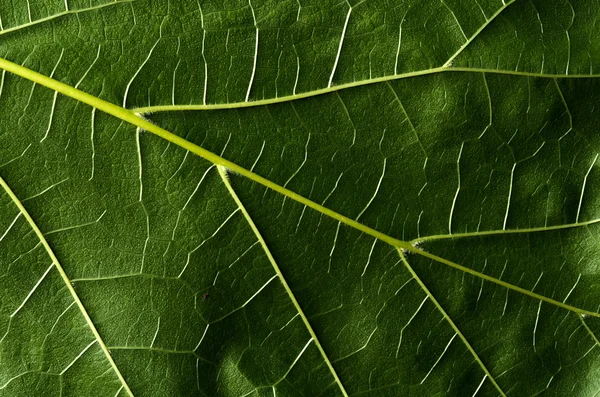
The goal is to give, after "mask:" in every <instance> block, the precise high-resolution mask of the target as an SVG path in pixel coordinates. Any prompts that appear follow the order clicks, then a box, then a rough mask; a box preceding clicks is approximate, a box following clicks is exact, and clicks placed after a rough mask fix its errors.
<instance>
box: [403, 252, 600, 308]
mask: <svg viewBox="0 0 600 397" xmlns="http://www.w3.org/2000/svg"><path fill="white" fill-rule="evenodd" d="M408 250H409V251H411V252H414V253H416V254H419V255H421V256H424V257H426V258H429V259H432V260H434V261H436V262H440V263H442V264H444V265H446V266H450V267H453V268H455V269H458V270H460V271H463V272H465V273H468V274H471V275H473V276H475V277H479V278H481V279H483V280H486V281H489V282H492V283H494V284H498V285H501V286H503V287H505V288H508V289H511V290H513V291H517V292H520V293H521V294H523V295H527V296H530V297H532V298H535V299H539V300H541V301H544V302H547V303H550V304H552V305H555V306H558V307H561V308H563V309H566V310H570V311H572V312H575V313H578V314H580V315H581V314H585V315H588V316H592V317H600V313H598V312H593V311H591V310H585V309H581V308H579V307H576V306H572V305H568V304H566V303H563V302H560V301H557V300H555V299H552V298H548V297H547V296H544V295H540V294H537V293H535V292H533V291H530V290H528V289H525V288H522V287H519V286H517V285H514V284H511V283H507V282H506V281H502V280H500V279H498V278H496V277H492V276H489V275H487V274H485V273H481V272H478V271H476V270H473V269H471V268H469V267H466V266H463V265H459V264H458V263H454V262H452V261H449V260H448V259H445V258H442V257H439V256H437V255H434V254H432V253H429V252H426V251H423V250H421V249H419V248H415V247H413V246H411V248H409V249H408Z"/></svg>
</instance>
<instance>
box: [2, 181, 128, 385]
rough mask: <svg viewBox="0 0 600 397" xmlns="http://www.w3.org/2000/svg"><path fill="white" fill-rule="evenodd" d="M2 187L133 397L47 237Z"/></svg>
mask: <svg viewBox="0 0 600 397" xmlns="http://www.w3.org/2000/svg"><path fill="white" fill-rule="evenodd" d="M0 186H2V188H3V189H4V190H5V191H6V193H8V195H9V197H10V198H11V199H12V201H13V202H14V203H15V205H16V206H17V208H19V211H20V212H21V214H23V216H24V217H25V219H26V220H27V223H29V226H30V227H31V228H32V229H33V231H34V232H35V234H36V236H37V237H38V239H39V240H40V242H41V243H42V245H43V246H44V249H45V250H46V253H47V254H48V256H49V257H50V259H51V260H52V264H53V265H54V267H56V269H57V270H58V273H59V274H60V277H61V278H62V279H63V281H64V283H65V285H66V287H67V289H68V291H69V292H70V293H71V296H72V297H73V300H74V301H75V303H76V304H77V306H78V307H79V310H80V312H81V314H82V315H83V317H84V318H85V321H86V323H87V324H88V327H89V328H90V330H91V331H92V334H93V335H94V338H95V339H96V342H97V343H98V345H99V346H100V348H101V349H102V352H103V353H104V355H105V356H106V359H107V360H108V362H109V363H110V365H111V367H112V368H113V371H114V372H115V374H116V375H117V377H118V378H119V380H120V381H121V385H122V387H123V388H124V389H125V390H126V391H127V393H128V394H129V395H130V396H133V393H132V392H131V390H130V389H129V386H128V385H127V382H125V379H124V378H123V375H121V371H119V368H118V367H117V364H115V362H114V360H113V359H112V357H111V355H110V353H109V351H108V348H107V347H106V344H105V343H104V341H103V340H102V337H101V336H100V334H99V333H98V330H97V329H96V326H95V325H94V322H93V321H92V319H91V318H90V316H89V314H88V312H87V309H86V308H85V306H83V303H82V302H81V299H79V296H78V295H77V292H75V289H74V288H73V285H72V284H71V280H70V279H69V277H68V276H67V274H66V273H65V270H64V269H63V267H62V265H61V264H60V262H59V261H58V258H57V257H56V255H55V254H54V251H53V250H52V248H51V247H50V244H48V241H47V240H46V237H44V234H43V233H42V231H41V230H40V228H39V227H38V226H37V224H36V223H35V222H34V221H33V218H31V215H29V212H27V210H26V209H25V207H24V206H23V203H21V200H19V198H18V197H17V196H16V195H15V193H14V192H13V191H12V189H11V188H10V186H8V184H7V183H6V182H5V181H4V179H2V177H0Z"/></svg>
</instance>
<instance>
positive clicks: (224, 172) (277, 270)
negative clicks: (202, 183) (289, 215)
mask: <svg viewBox="0 0 600 397" xmlns="http://www.w3.org/2000/svg"><path fill="white" fill-rule="evenodd" d="M218 168H219V175H220V176H221V179H222V180H223V183H224V184H225V186H226V187H227V190H228V191H229V193H230V194H231V196H232V197H233V200H234V201H235V203H236V204H237V206H238V207H239V209H240V210H241V211H242V213H243V214H244V218H246V221H247V222H248V224H249V225H250V227H251V228H252V231H253V232H254V234H255V235H256V238H257V239H258V241H259V242H260V245H261V247H262V248H263V250H264V252H265V254H266V255H267V257H268V258H269V262H271V265H273V269H275V273H276V274H277V277H278V278H279V281H280V282H281V284H282V285H283V288H285V291H286V292H287V294H288V296H289V297H290V300H291V301H292V303H293V304H294V307H295V308H296V311H297V312H298V314H299V315H300V318H302V322H303V323H304V326H305V327H306V329H307V330H308V333H309V334H310V336H311V338H312V340H313V341H314V343H315V346H316V347H317V349H319V352H320V353H321V356H322V357H323V360H324V361H325V363H326V364H327V367H328V368H329V371H330V372H331V374H332V375H333V378H334V379H335V382H336V383H337V385H338V386H339V388H340V391H341V392H342V394H343V395H344V397H348V393H347V392H346V389H345V388H344V385H343V384H342V382H341V381H340V378H339V377H338V374H337V372H336V370H335V368H333V364H332V363H331V360H330V359H329V357H328V356H327V353H326V352H325V350H324V349H323V346H322V345H321V342H320V341H319V338H318V337H317V334H316V333H315V331H314V330H313V328H312V325H311V324H310V322H309V321H308V318H307V317H306V315H305V314H304V311H303V310H302V307H301V306H300V304H299V303H298V300H297V299H296V296H295V295H294V292H293V291H292V289H291V288H290V286H289V284H288V283H287V281H286V279H285V277H284V276H283V273H282V272H281V269H280V268H279V265H278V264H277V262H276V261H275V258H273V255H272V254H271V250H269V247H268V246H267V243H266V241H265V239H264V238H263V237H262V235H261V234H260V231H259V230H258V228H257V227H256V224H255V223H254V221H253V220H252V217H250V214H249V213H248V211H247V210H246V207H244V204H243V203H242V201H241V200H240V198H239V197H238V195H237V193H236V192H235V190H234V189H233V186H231V182H230V181H229V176H228V175H227V169H226V168H225V167H218ZM307 346H308V344H307Z"/></svg>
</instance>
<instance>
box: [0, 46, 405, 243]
mask: <svg viewBox="0 0 600 397" xmlns="http://www.w3.org/2000/svg"><path fill="white" fill-rule="evenodd" d="M0 68H1V69H5V70H7V71H9V72H11V73H14V74H16V75H18V76H21V77H23V78H26V79H28V80H31V81H33V82H35V83H37V84H40V85H42V86H45V87H48V88H50V89H52V90H55V91H57V92H60V93H61V94H64V95H66V96H69V97H71V98H73V99H76V100H78V101H80V102H83V103H86V104H88V105H90V106H92V107H94V108H96V109H99V110H101V111H103V112H105V113H108V114H110V115H112V116H114V117H117V118H119V119H121V120H123V121H126V122H128V123H131V124H133V125H135V126H137V127H139V128H141V129H142V130H145V131H148V132H150V133H152V134H154V135H157V136H159V137H161V138H163V139H165V140H167V141H168V142H171V143H173V144H175V145H177V146H180V147H182V148H184V149H186V150H188V151H190V152H192V153H194V154H196V155H198V156H200V157H202V158H204V159H206V160H208V161H210V162H211V163H213V164H216V165H219V166H222V167H225V168H227V169H229V170H231V171H234V172H236V173H238V174H240V175H243V176H245V177H246V178H248V179H250V180H252V181H254V182H257V183H259V184H261V185H263V186H265V187H268V188H269V189H271V190H274V191H276V192H278V193H280V194H283V195H284V196H287V197H289V198H291V199H292V200H295V201H297V202H299V203H301V204H304V205H306V206H307V207H310V208H312V209H314V210H316V211H319V212H321V213H323V214H325V215H327V216H329V217H331V218H333V219H336V220H338V221H340V222H342V223H345V224H346V225H348V226H351V227H353V228H355V229H358V230H360V231H362V232H363V233H366V234H368V235H370V236H373V237H376V238H378V239H380V240H382V241H385V242H386V243H388V244H391V245H394V246H397V247H403V248H408V246H410V244H409V243H407V242H405V241H401V240H398V239H396V238H393V237H391V236H388V235H387V234H385V233H381V232H379V231H377V230H375V229H372V228H370V227H368V226H366V225H363V224H361V223H360V222H357V221H356V220H354V219H351V218H348V217H347V216H344V215H341V214H339V213H337V212H335V211H333V210H331V209H329V208H327V207H325V206H323V205H321V204H317V203H315V202H314V201H312V200H309V199H307V198H306V197H304V196H302V195H300V194H298V193H296V192H293V191H291V190H289V189H287V188H285V187H283V186H280V185H278V184H277V183H275V182H273V181H270V180H268V179H267V178H264V177H262V176H260V175H258V174H255V173H254V172H252V171H249V170H247V169H246V168H244V167H242V166H240V165H238V164H236V163H234V162H232V161H229V160H227V159H224V158H223V157H221V156H219V155H217V154H215V153H213V152H211V151H209V150H206V149H204V148H203V147H200V146H198V145H195V144H193V143H191V142H189V141H187V140H185V139H183V138H181V137H179V136H177V135H175V134H173V133H172V132H169V131H167V130H165V129H163V128H161V127H159V126H157V125H155V124H152V123H151V122H150V121H148V120H146V119H145V118H143V117H142V116H141V115H139V114H137V113H134V112H133V111H131V110H127V109H125V108H123V107H121V106H118V105H115V104H114V103H110V102H107V101H105V100H103V99H100V98H97V97H95V96H93V95H90V94H88V93H86V92H83V91H81V90H79V89H77V88H74V87H71V86H69V85H67V84H64V83H61V82H60V81H57V80H54V79H52V78H50V77H48V76H45V75H43V74H41V73H38V72H34V71H33V70H31V69H28V68H26V67H24V66H21V65H18V64H16V63H13V62H10V61H7V60H6V59H3V58H0Z"/></svg>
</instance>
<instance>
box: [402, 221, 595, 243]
mask: <svg viewBox="0 0 600 397" xmlns="http://www.w3.org/2000/svg"><path fill="white" fill-rule="evenodd" d="M596 223H600V219H592V220H589V221H586V222H576V223H567V224H564V225H556V226H542V227H530V228H524V229H506V230H485V231H481V232H467V233H454V234H436V235H431V236H425V237H419V238H416V239H414V240H411V241H410V243H411V244H412V245H418V244H421V243H424V242H427V241H436V240H449V239H458V238H468V237H484V236H497V235H502V234H522V233H540V232H551V231H556V230H565V229H575V228H578V227H584V226H590V225H594V224H596Z"/></svg>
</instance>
